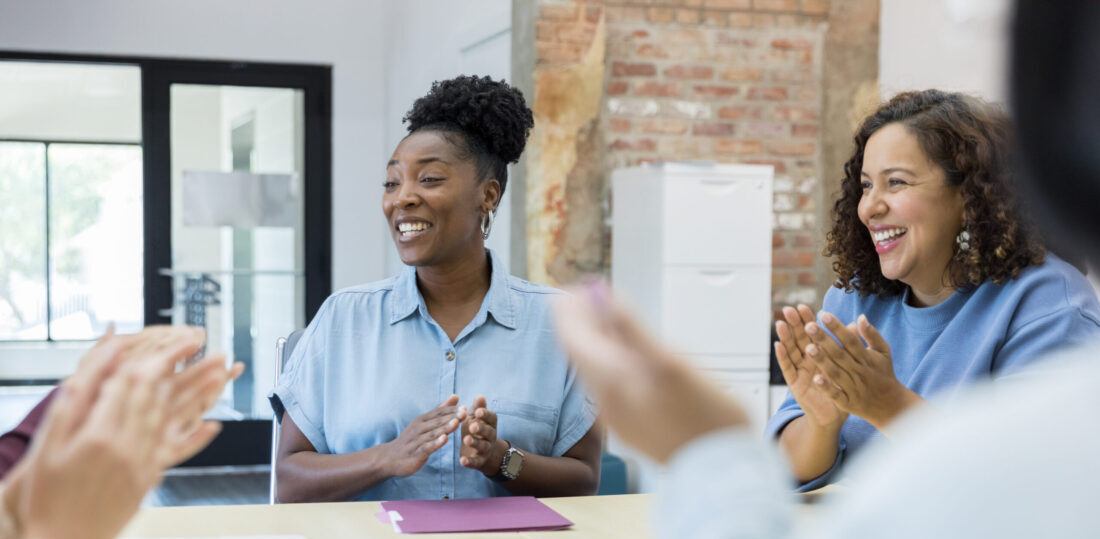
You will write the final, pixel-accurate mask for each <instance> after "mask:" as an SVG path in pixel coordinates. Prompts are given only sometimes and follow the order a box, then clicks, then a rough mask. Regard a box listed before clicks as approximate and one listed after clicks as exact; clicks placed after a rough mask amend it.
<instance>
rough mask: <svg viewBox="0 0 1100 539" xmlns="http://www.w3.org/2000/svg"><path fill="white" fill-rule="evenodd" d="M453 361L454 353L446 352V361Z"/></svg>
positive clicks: (451, 351) (452, 351)
mask: <svg viewBox="0 0 1100 539" xmlns="http://www.w3.org/2000/svg"><path fill="white" fill-rule="evenodd" d="M454 359H455V351H454V350H447V361H454Z"/></svg>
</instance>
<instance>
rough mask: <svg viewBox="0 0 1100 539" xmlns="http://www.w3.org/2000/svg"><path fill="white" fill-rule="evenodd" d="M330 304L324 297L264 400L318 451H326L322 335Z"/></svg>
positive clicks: (323, 339) (324, 336)
mask: <svg viewBox="0 0 1100 539" xmlns="http://www.w3.org/2000/svg"><path fill="white" fill-rule="evenodd" d="M331 309H332V305H331V302H330V301H326V302H325V304H324V305H323V306H322V307H321V309H320V311H319V312H318V313H317V316H316V317H315V318H314V319H313V322H312V323H310V325H309V327H307V328H306V330H305V331H304V332H303V333H302V337H301V338H300V339H299V340H298V345H297V346H295V347H294V351H293V352H292V353H291V355H290V359H289V360H288V361H287V363H286V366H285V368H284V369H283V374H282V376H281V377H280V378H279V383H278V384H276V386H275V389H273V390H271V394H270V395H268V400H270V401H271V408H272V410H273V411H274V412H275V417H276V418H278V419H280V420H281V418H282V415H283V412H284V411H285V412H286V413H287V415H289V416H290V418H291V419H292V420H293V421H294V425H295V426H297V427H298V430H300V431H301V432H302V434H303V435H305V437H306V438H307V439H308V440H309V443H311V444H313V448H314V449H316V450H317V452H318V453H330V452H331V450H330V449H329V447H328V442H327V441H326V439H325V429H324V417H325V401H324V395H325V391H324V390H325V363H326V361H325V345H326V342H325V339H326V337H327V335H328V333H329V331H328V330H329V320H331V317H332V315H331V312H330V311H331Z"/></svg>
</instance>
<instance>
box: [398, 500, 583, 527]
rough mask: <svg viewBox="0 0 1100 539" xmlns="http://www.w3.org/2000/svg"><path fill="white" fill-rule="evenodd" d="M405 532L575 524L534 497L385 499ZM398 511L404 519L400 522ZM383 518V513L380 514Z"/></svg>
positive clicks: (567, 525) (401, 518)
mask: <svg viewBox="0 0 1100 539" xmlns="http://www.w3.org/2000/svg"><path fill="white" fill-rule="evenodd" d="M381 505H382V509H384V510H386V511H387V512H388V513H389V516H390V521H391V523H392V524H393V525H394V528H395V529H399V530H400V531H401V533H448V532H485V531H523V530H558V529H562V528H568V527H569V526H572V525H573V523H572V522H570V521H569V520H567V519H566V518H565V517H563V516H561V515H559V514H558V513H557V512H555V511H554V510H553V509H550V508H549V507H547V506H546V505H545V504H543V503H542V502H540V501H538V500H536V499H535V498H533V497H531V496H512V497H506V498H475V499H469V500H407V501H400V502H382V504H381ZM394 513H397V517H398V518H400V524H398V523H397V522H393V521H394V520H396V518H395V517H394ZM379 520H381V514H379Z"/></svg>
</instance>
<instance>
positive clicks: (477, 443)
mask: <svg viewBox="0 0 1100 539" xmlns="http://www.w3.org/2000/svg"><path fill="white" fill-rule="evenodd" d="M458 402H459V398H458V395H451V396H450V397H449V398H447V400H445V401H443V402H442V403H440V404H439V406H437V407H435V408H434V409H432V410H430V411H428V412H426V413H423V414H421V415H419V416H417V418H416V419H414V420H413V421H412V422H411V423H409V425H408V426H407V427H405V429H404V430H403V431H401V434H400V435H398V437H397V439H395V440H394V441H393V442H390V449H391V450H392V458H390V459H389V461H390V462H391V463H392V466H393V470H392V474H391V475H393V476H397V477H406V476H409V475H412V474H414V473H416V472H417V471H419V470H420V468H422V467H423V466H424V464H425V463H427V462H428V458H429V457H430V456H431V454H432V453H435V452H436V451H437V450H439V449H440V448H442V447H443V446H445V445H446V444H447V440H448V439H450V436H451V435H452V434H454V433H455V432H456V431H458V432H459V436H460V437H461V443H462V448H461V451H460V455H459V463H460V464H462V466H465V467H466V468H470V469H474V470H478V471H480V472H481V473H483V474H485V475H486V476H487V477H491V476H494V475H496V474H497V473H498V472H499V471H500V461H501V459H502V458H503V451H504V450H506V449H507V448H504V449H503V450H501V449H500V448H499V447H498V446H499V445H501V444H500V443H499V441H498V439H497V415H496V413H494V412H493V411H491V410H489V408H488V404H487V401H486V399H485V397H484V396H481V395H479V396H478V397H477V398H475V399H474V402H473V406H472V407H471V408H469V409H468V408H467V407H466V406H465V405H459V404H458ZM460 426H461V430H459V427H460Z"/></svg>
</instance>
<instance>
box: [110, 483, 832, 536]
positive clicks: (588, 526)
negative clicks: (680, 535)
mask: <svg viewBox="0 0 1100 539" xmlns="http://www.w3.org/2000/svg"><path fill="white" fill-rule="evenodd" d="M835 490H836V489H834V488H833V487H826V488H825V489H822V490H819V491H818V492H817V493H816V494H814V495H813V496H799V499H798V501H796V508H797V510H796V512H795V519H796V520H798V521H799V524H808V523H812V522H816V521H817V519H818V518H819V517H820V514H819V509H820V506H819V505H818V504H817V503H816V502H817V501H818V500H819V499H820V498H821V497H823V496H824V495H828V494H829V493H831V492H834V491H835ZM654 499H655V498H654V496H653V495H652V494H627V495H622V496H579V497H576V498H541V500H542V502H543V503H545V504H546V505H548V506H549V507H550V508H551V509H553V510H555V511H557V512H558V513H561V515H562V516H564V517H565V518H567V519H569V520H571V521H573V527H572V528H569V529H566V530H558V531H549V532H521V533H482V534H468V533H462V534H460V533H450V534H412V535H401V534H398V533H396V532H394V531H393V527H392V526H390V525H389V524H382V523H381V522H379V521H378V519H377V518H376V517H375V516H374V514H375V513H377V512H379V511H380V507H379V506H378V502H344V503H301V504H282V505H220V506H190V507H157V508H148V509H142V510H141V511H140V512H139V513H138V515H137V517H135V518H134V521H133V522H131V523H130V525H129V526H128V527H127V528H126V530H124V531H123V533H122V537H129V538H138V537H141V538H150V539H152V538H155V537H161V538H163V537H176V538H184V537H186V538H189V539H190V538H198V537H203V538H220V539H229V538H232V537H234V536H237V537H239V536H253V537H256V536H265V535H266V536H272V535H282V536H292V537H293V536H300V537H305V538H307V539H343V538H346V537H355V538H359V537H365V538H372V537H450V538H452V539H453V538H456V537H493V538H499V537H501V536H507V537H540V538H544V539H551V538H552V539H569V538H572V537H601V538H602V537H611V538H615V537H623V538H626V537H629V538H646V537H653V530H652V529H651V525H652V524H651V522H652V512H653V503H654Z"/></svg>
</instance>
